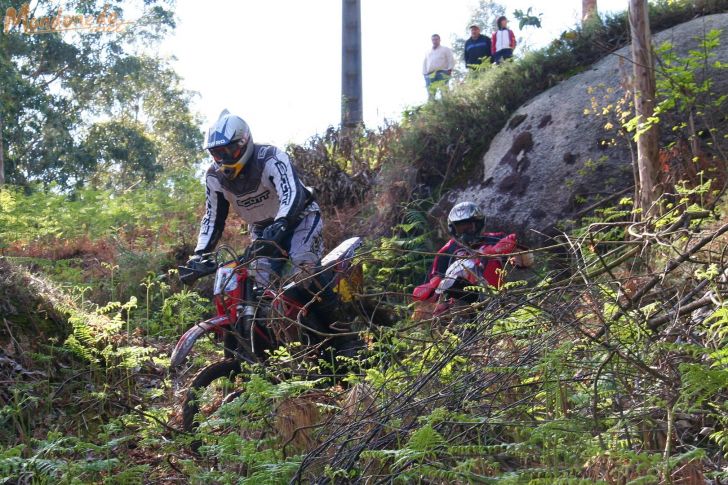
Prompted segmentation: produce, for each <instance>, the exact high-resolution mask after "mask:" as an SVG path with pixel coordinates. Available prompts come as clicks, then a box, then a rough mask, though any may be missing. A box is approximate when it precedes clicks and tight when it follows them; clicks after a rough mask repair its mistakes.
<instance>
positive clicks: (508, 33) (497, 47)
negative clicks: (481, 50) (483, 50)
mask: <svg viewBox="0 0 728 485" xmlns="http://www.w3.org/2000/svg"><path fill="white" fill-rule="evenodd" d="M515 48H516V34H514V33H513V31H512V30H511V29H501V30H496V31H495V32H493V39H492V41H491V43H490V49H491V51H493V54H495V53H496V52H498V51H502V50H503V49H515Z"/></svg>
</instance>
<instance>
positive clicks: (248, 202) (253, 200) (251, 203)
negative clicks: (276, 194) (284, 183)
mask: <svg viewBox="0 0 728 485" xmlns="http://www.w3.org/2000/svg"><path fill="white" fill-rule="evenodd" d="M269 198H270V190H266V191H265V192H263V193H261V194H258V195H254V196H253V197H248V198H247V199H237V200H236V201H235V203H236V204H238V205H239V206H240V207H245V208H246V209H249V208H251V207H255V206H258V205H260V204H262V203H263V202H264V201H266V200H268V199H269Z"/></svg>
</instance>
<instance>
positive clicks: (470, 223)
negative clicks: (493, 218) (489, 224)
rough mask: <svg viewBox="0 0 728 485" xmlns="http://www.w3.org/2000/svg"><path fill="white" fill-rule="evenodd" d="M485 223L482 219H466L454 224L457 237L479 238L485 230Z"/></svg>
mask: <svg viewBox="0 0 728 485" xmlns="http://www.w3.org/2000/svg"><path fill="white" fill-rule="evenodd" d="M484 222H485V221H483V220H482V219H480V218H473V219H466V220H464V221H458V222H453V223H452V229H453V232H454V233H455V234H454V235H455V236H477V235H479V234H480V231H482V230H483V225H484Z"/></svg>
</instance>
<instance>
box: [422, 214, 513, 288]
mask: <svg viewBox="0 0 728 485" xmlns="http://www.w3.org/2000/svg"><path fill="white" fill-rule="evenodd" d="M447 220H448V230H449V232H450V234H451V235H452V238H451V239H450V240H449V241H448V242H447V244H445V245H444V246H443V247H442V248H441V249H440V250H439V251H438V253H437V256H435V260H434V261H433V263H432V268H431V269H430V272H429V273H428V275H427V281H426V282H425V283H424V284H422V285H420V286H418V287H417V288H415V290H414V292H413V295H412V296H413V297H414V299H415V300H417V301H430V302H434V301H436V300H437V299H438V298H439V297H440V295H445V300H446V301H447V300H448V298H450V299H457V300H460V301H467V300H469V299H472V298H473V297H477V294H474V293H472V292H466V291H464V288H465V287H466V286H473V285H477V284H479V283H481V282H482V280H485V281H486V282H487V283H488V285H490V286H493V287H495V288H498V287H500V286H501V284H502V278H501V274H500V273H501V271H500V270H502V269H503V264H504V262H505V261H504V260H503V259H504V258H503V257H498V255H505V254H509V253H512V252H514V251H515V250H516V247H517V243H516V235H515V234H508V235H506V234H505V233H502V232H483V228H484V227H485V216H484V215H483V212H482V211H481V210H480V207H478V206H477V205H476V204H474V203H473V202H461V203H460V204H457V205H456V206H455V207H453V208H452V210H451V211H450V214H449V215H448V218H447Z"/></svg>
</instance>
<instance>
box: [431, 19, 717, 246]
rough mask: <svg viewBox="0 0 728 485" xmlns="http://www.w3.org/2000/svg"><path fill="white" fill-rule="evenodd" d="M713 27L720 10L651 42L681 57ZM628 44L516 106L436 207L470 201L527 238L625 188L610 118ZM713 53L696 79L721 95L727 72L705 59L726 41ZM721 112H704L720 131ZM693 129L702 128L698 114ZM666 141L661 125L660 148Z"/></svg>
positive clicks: (625, 163)
mask: <svg viewBox="0 0 728 485" xmlns="http://www.w3.org/2000/svg"><path fill="white" fill-rule="evenodd" d="M713 29H718V30H721V31H723V32H726V31H728V14H717V15H710V16H706V17H700V18H697V19H695V20H692V21H690V22H686V23H683V24H680V25H678V26H676V27H674V28H671V29H668V30H666V31H663V32H660V33H659V34H657V35H655V38H654V42H655V44H656V45H660V44H662V43H664V42H669V43H671V44H672V45H673V51H674V53H675V54H677V56H679V57H685V56H687V55H688V53H689V51H690V50H695V49H699V48H700V47H699V46H700V43H701V42H702V41H703V39H704V34H705V33H707V32H710V31H711V30H713ZM629 49H630V47H629V46H627V47H624V48H623V49H620V50H619V51H617V52H615V53H614V54H611V55H609V56H607V57H606V58H605V59H603V60H601V61H600V62H598V63H596V64H595V65H594V66H593V67H592V68H590V69H588V70H587V71H585V72H583V73H580V74H577V75H575V76H573V77H571V78H569V79H567V80H565V81H563V82H561V83H560V84H558V85H557V86H555V87H553V88H551V89H549V90H548V91H546V92H544V93H542V94H540V95H538V96H536V97H535V98H533V99H532V100H530V101H528V102H527V103H525V104H524V105H523V106H521V107H520V108H519V109H517V110H516V111H515V113H514V114H513V115H512V116H511V117H510V119H509V121H508V123H507V124H506V127H505V128H503V130H501V131H500V133H498V135H497V136H496V137H495V138H494V139H493V141H492V143H491V144H490V148H489V150H488V151H487V153H485V155H484V156H483V160H482V166H483V172H482V175H480V174H479V175H480V177H479V180H475V181H469V182H468V183H467V185H465V186H463V187H458V188H455V189H454V190H453V191H451V192H450V193H448V194H447V195H446V196H445V197H444V200H443V201H441V203H440V204H439V205H440V207H441V208H442V209H443V210H447V209H448V208H449V207H450V206H452V205H454V204H455V203H457V202H460V201H463V200H474V201H476V202H477V203H479V204H480V205H481V206H482V207H483V208H484V209H485V210H486V213H487V214H488V217H489V219H490V223H491V224H492V226H493V227H496V228H499V229H503V230H509V231H516V232H519V233H521V234H522V235H523V237H524V238H526V239H528V240H530V241H531V242H535V241H537V240H539V237H538V235H537V233H536V232H539V233H544V232H545V233H549V232H551V230H552V229H553V227H554V225H555V224H556V223H557V222H559V221H563V220H568V219H570V218H572V217H573V216H574V215H575V214H577V213H578V212H579V211H580V210H581V209H583V208H584V207H587V206H588V205H589V204H590V203H592V202H593V201H594V200H596V199H599V198H602V197H605V196H609V195H611V194H614V193H616V192H620V191H622V190H624V189H628V188H629V187H631V186H632V185H633V183H634V181H633V176H632V156H631V155H630V148H629V143H628V138H627V136H626V135H625V133H624V132H623V131H622V130H621V128H620V122H619V119H618V118H619V114H620V113H619V111H618V109H619V108H623V109H625V110H626V109H628V105H629V102H630V99H629V98H630V96H631V93H630V92H629V86H630V80H629V79H630V76H631V64H630V62H629V59H630V51H629ZM713 52H714V54H715V57H714V58H712V59H711V63H710V64H709V65H706V66H705V70H704V72H703V73H701V74H700V76H699V79H700V78H702V79H704V78H706V77H707V78H711V79H712V80H713V92H714V93H715V97H718V96H721V95H723V94H727V93H728V70H726V69H724V68H721V67H716V66H715V65H714V64H713V62H723V63H725V62H728V42H726V41H725V40H723V42H721V43H720V44H719V45H718V46H717V48H715V50H714V51H713ZM725 114H726V113H725V108H722V109H719V110H717V111H715V112H712V113H710V112H709V113H706V114H705V115H706V116H710V117H712V119H714V120H719V123H718V127H719V128H724V127H725V126H726V121H725ZM697 128H698V129H699V130H704V129H706V126H705V124H704V123H703V122H702V118H701V122H700V123H699V126H698V127H697ZM673 139H674V135H673V134H672V133H671V132H669V131H665V130H663V140H662V142H661V146H666V145H667V144H668V143H669V142H670V141H673ZM720 140H721V141H723V142H725V140H724V139H723V138H722V137H720ZM716 149H717V147H713V150H716ZM627 195H631V193H628V194H627Z"/></svg>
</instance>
